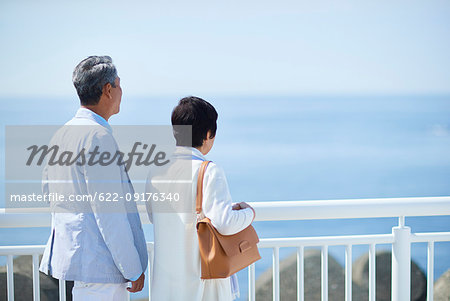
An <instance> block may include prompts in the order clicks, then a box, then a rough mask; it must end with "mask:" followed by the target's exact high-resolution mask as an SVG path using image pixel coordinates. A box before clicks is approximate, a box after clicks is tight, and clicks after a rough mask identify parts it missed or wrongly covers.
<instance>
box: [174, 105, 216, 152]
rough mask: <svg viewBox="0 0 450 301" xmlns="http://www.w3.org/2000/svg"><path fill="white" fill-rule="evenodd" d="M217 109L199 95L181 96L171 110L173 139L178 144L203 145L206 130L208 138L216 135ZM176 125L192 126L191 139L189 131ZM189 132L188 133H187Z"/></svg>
mask: <svg viewBox="0 0 450 301" xmlns="http://www.w3.org/2000/svg"><path fill="white" fill-rule="evenodd" d="M217 116H218V114H217V111H216V109H214V107H213V106H212V105H211V104H210V103H209V102H207V101H206V100H203V99H201V98H200V97H195V96H188V97H184V98H182V99H181V100H180V101H179V102H178V105H177V106H176V107H175V108H174V109H173V111H172V126H173V133H174V136H175V140H176V141H177V145H178V146H192V147H198V146H202V145H203V140H205V139H206V135H207V134H208V131H210V132H211V135H210V137H209V138H214V137H215V136H216V130H217ZM178 125H191V126H192V140H191V135H190V131H189V130H187V129H186V128H189V127H183V126H181V127H177V126H178ZM188 133H189V134H188Z"/></svg>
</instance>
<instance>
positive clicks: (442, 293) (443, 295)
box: [434, 270, 450, 301]
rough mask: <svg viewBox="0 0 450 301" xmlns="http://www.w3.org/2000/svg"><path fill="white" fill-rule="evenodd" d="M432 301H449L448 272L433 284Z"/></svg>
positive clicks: (449, 284) (449, 280) (449, 283)
mask: <svg viewBox="0 0 450 301" xmlns="http://www.w3.org/2000/svg"><path fill="white" fill-rule="evenodd" d="M434 300H435V301H449V300H450V270H447V272H445V273H444V274H442V276H441V277H440V278H439V279H438V280H437V281H436V282H435V283H434Z"/></svg>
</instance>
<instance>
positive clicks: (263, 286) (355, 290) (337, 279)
mask: <svg viewBox="0 0 450 301" xmlns="http://www.w3.org/2000/svg"><path fill="white" fill-rule="evenodd" d="M304 258H305V263H304V266H305V271H304V278H305V283H304V289H305V300H307V301H316V300H317V301H319V300H320V293H321V273H320V271H321V252H320V250H312V249H310V250H307V251H305V256H304ZM411 271H412V273H411V300H413V301H425V300H426V278H425V275H424V273H423V272H422V271H421V270H420V268H419V267H418V266H417V265H416V264H415V263H414V262H411ZM352 278H353V279H352V280H353V281H352V297H353V300H358V301H367V300H368V299H369V255H368V254H366V255H364V256H361V257H360V258H359V259H358V260H356V261H355V263H354V264H353V273H352ZM441 278H442V277H441ZM443 279H446V280H442V282H443V283H444V284H442V287H444V289H442V290H443V291H445V289H447V291H446V292H449V291H450V289H449V282H448V281H449V280H450V272H448V277H447V278H443ZM445 281H447V282H445ZM376 290H377V291H376V300H377V301H384V300H386V301H390V300H391V253H390V252H386V251H380V252H377V254H376ZM444 294H445V293H444ZM296 296H297V256H296V254H294V255H292V256H290V257H288V258H287V259H284V260H282V261H281V262H280V298H281V300H296V298H297V297H296ZM444 296H447V295H444ZM443 298H444V299H442V300H445V301H449V300H450V299H448V297H447V299H445V297H443ZM256 299H257V300H272V268H270V269H268V270H267V271H265V272H264V273H263V274H262V275H261V276H260V277H259V278H258V280H257V281H256ZM328 299H329V300H330V301H334V300H344V299H345V270H344V268H343V267H342V266H341V265H340V264H339V263H338V262H337V261H336V260H335V259H334V258H333V257H331V256H328ZM436 300H437V299H436Z"/></svg>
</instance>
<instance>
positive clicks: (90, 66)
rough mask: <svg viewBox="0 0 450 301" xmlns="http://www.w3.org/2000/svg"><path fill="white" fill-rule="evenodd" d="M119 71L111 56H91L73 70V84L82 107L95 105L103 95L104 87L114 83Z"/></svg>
mask: <svg viewBox="0 0 450 301" xmlns="http://www.w3.org/2000/svg"><path fill="white" fill-rule="evenodd" d="M116 77H117V70H116V67H115V66H114V64H113V63H112V59H111V57H109V56H90V57H88V58H86V59H84V60H82V61H81V62H80V63H79V64H78V65H77V66H76V67H75V70H73V74H72V82H73V85H74V86H75V89H77V94H78V97H79V98H80V102H81V104H82V105H95V104H97V103H98V102H99V100H100V96H102V93H103V87H104V86H105V85H106V84H107V83H110V84H111V86H113V87H116V85H115V83H114V81H115V80H116Z"/></svg>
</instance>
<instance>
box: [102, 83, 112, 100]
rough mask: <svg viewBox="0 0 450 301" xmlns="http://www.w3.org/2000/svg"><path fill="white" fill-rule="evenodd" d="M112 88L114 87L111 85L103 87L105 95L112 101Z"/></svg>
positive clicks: (107, 84)
mask: <svg viewBox="0 0 450 301" xmlns="http://www.w3.org/2000/svg"><path fill="white" fill-rule="evenodd" d="M111 88H112V86H111V84H110V83H106V84H105V85H104V86H103V94H104V95H105V96H106V97H107V98H109V99H112V95H111Z"/></svg>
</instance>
